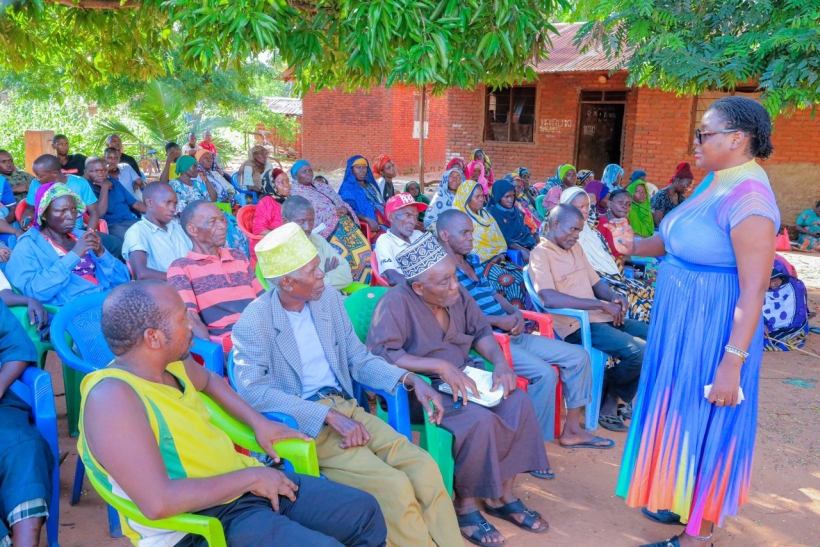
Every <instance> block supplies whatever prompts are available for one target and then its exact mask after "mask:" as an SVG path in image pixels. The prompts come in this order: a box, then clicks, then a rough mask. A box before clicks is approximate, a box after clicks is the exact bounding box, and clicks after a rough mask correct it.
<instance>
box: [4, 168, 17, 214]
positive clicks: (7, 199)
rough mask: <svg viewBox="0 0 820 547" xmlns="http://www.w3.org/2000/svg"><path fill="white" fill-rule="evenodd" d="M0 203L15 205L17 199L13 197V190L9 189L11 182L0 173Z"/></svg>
mask: <svg viewBox="0 0 820 547" xmlns="http://www.w3.org/2000/svg"><path fill="white" fill-rule="evenodd" d="M0 186H2V187H3V189H2V190H0V205H12V206H13V205H16V203H17V201H16V200H15V199H14V192H12V191H11V184H9V181H8V179H7V178H6V177H4V176H3V175H0Z"/></svg>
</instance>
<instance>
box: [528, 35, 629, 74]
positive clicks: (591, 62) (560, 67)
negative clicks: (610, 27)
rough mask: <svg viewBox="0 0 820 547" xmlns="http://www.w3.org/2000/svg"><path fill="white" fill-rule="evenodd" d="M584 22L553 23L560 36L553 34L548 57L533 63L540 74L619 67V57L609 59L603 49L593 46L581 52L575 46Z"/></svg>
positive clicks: (609, 69) (607, 70)
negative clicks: (577, 35)
mask: <svg viewBox="0 0 820 547" xmlns="http://www.w3.org/2000/svg"><path fill="white" fill-rule="evenodd" d="M582 25H583V23H558V24H555V25H553V26H554V27H555V29H556V30H557V31H558V36H551V37H550V38H551V39H552V49H551V50H550V52H549V58H548V59H542V60H541V61H539V62H538V63H535V64H534V65H533V68H535V71H536V72H537V73H538V74H544V73H548V72H598V71H606V72H609V71H612V70H614V69H616V68H618V60H617V59H612V60H611V59H609V58H608V57H607V56H606V54H605V53H604V52H603V50H602V49H601V48H600V46H598V47H591V48H589V49H588V50H587V52H586V53H581V52H580V51H579V50H578V48H577V47H575V43H574V41H575V35H576V34H577V32H578V29H580V28H581V26H582Z"/></svg>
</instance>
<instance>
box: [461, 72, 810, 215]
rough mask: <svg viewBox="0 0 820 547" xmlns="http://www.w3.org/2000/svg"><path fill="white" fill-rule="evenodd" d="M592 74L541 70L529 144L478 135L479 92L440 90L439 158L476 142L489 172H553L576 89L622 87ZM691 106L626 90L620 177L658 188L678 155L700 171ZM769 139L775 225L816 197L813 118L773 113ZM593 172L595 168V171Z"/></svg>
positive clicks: (562, 157) (568, 136) (564, 158)
mask: <svg viewBox="0 0 820 547" xmlns="http://www.w3.org/2000/svg"><path fill="white" fill-rule="evenodd" d="M598 76H599V74H597V73H586V74H561V75H554V74H545V75H542V76H541V78H540V80H539V81H538V82H537V87H538V93H537V97H538V98H537V102H536V125H537V127H536V131H535V134H534V141H535V142H533V143H510V142H493V141H484V137H483V135H484V133H483V122H484V100H485V99H484V97H485V93H486V90H485V89H484V88H483V87H480V88H479V89H477V90H476V91H464V90H455V89H454V90H450V91H448V93H447V102H448V108H449V115H450V120H449V123H448V126H447V143H446V156H447V160H449V159H450V158H452V157H456V156H459V157H462V158H465V159H466V158H468V157H469V154H470V152H471V151H472V150H473V149H475V148H482V149H483V150H484V151H485V152H486V153H487V154H488V155H489V156H490V158H491V159H492V162H493V170H494V172H495V174H496V176H497V177H500V176H503V174H504V173H508V172H510V171H511V170H513V169H515V168H517V167H519V166H526V167H528V168H529V169H530V171H531V172H532V175H533V179H534V180H536V181H544V180H545V179H546V178H547V177H550V176H553V175H554V174H555V169H556V168H557V167H558V165H560V164H562V163H571V162H573V161H574V159H575V146H576V140H577V134H578V127H577V126H578V115H579V108H580V103H579V95H580V92H581V90H585V91H586V90H590V91H592V90H624V89H626V85H625V74H615V75H613V76H612V77H610V78H609V79H608V81H607V82H606V83H605V84H600V83H598ZM693 108H694V99H693V98H692V97H691V96H678V95H676V94H675V93H668V92H663V91H657V90H652V89H646V88H640V89H630V90H629V94H628V97H627V104H626V110H625V112H626V120H625V129H624V137H623V147H622V148H623V157H622V163H621V165H622V166H623V167H624V170H625V171H626V174H627V176H629V174H630V173H631V171H632V170H633V169H643V170H645V171H646V172H647V173H648V177H647V180H649V181H650V182H654V183H656V184H658V186H660V187H663V186H665V185H666V183H667V182H668V181H669V179H670V177H671V176H672V175H673V174H674V171H675V167H676V166H677V164H678V163H680V162H682V161H688V162H690V163H691V164H692V166H693V171H694V173H695V178H696V181H700V180H701V179H702V178H703V177H704V176H705V175H706V173H705V172H704V171H702V170H700V169H697V168H696V167H695V166H694V158H693V157H692V155H691V154H690V151H691V147H692V140H693V136H694V135H693V133H692V130H693V129H694V127H693V118H692V116H693ZM544 120H547V122H548V123H547V126H548V127H547V131H539V127H538V126H539V125H540V124H541V122H542V121H544ZM550 126H551V127H550ZM556 127H557V129H556ZM774 145H775V153H774V155H773V156H772V157H771V159H769V160H768V161H764V162H762V165H763V167H764V169H765V170H766V172H767V173H768V175H769V178H770V180H771V183H772V188H773V189H774V191H775V195H776V197H777V201H778V206H779V207H780V211H781V215H782V216H783V223H784V224H789V225H793V224H794V219H795V217H796V216H797V215H798V214H799V213H800V212H801V211H803V210H805V209H806V208H808V207H811V206H813V205H814V203H815V202H816V201H817V200H820V183H819V182H820V181H819V180H818V179H820V175H818V173H820V169H819V168H818V167H820V117H818V118H816V119H814V120H812V119H811V115H810V112H808V111H801V112H798V113H795V114H794V115H792V116H786V115H781V116H780V117H778V118H777V119H776V121H775V129H774ZM577 167H578V168H579V169H583V168H584V166H583V165H578V166H577ZM601 174H602V173H596V175H597V176H598V177H600V176H601Z"/></svg>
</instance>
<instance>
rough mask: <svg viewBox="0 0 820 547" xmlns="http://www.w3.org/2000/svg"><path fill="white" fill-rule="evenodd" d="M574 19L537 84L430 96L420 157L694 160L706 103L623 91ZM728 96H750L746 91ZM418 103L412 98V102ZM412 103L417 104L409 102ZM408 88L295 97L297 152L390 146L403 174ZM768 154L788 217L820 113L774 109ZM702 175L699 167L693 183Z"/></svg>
mask: <svg viewBox="0 0 820 547" xmlns="http://www.w3.org/2000/svg"><path fill="white" fill-rule="evenodd" d="M579 26H580V25H577V24H574V25H557V27H558V29H559V31H560V36H558V37H556V38H554V39H553V51H552V52H551V54H550V58H549V60H546V61H542V62H540V63H538V65H537V66H536V67H535V68H536V72H537V73H538V75H539V78H538V81H535V82H525V83H523V84H521V85H517V86H513V87H509V88H504V89H499V90H492V89H488V88H486V87H484V86H480V87H479V88H478V89H476V90H474V91H465V90H459V89H451V90H450V91H448V92H447V95H446V97H444V98H435V97H434V98H432V100H431V101H430V110H429V122H430V125H429V137H428V139H427V141H425V165H426V166H430V168H431V170H432V168H440V167H441V166H443V165H444V164H446V162H447V161H449V159H450V158H452V157H456V156H460V157H463V158H467V157H468V156H469V153H470V151H471V150H473V149H474V148H482V149H483V150H484V151H485V152H486V153H487V154H488V155H489V156H490V158H491V159H492V162H493V169H494V171H495V173H496V176H500V175H501V174H503V173H507V172H509V171H511V170H513V169H515V168H517V167H519V166H525V167H528V168H529V169H530V171H531V172H532V174H533V178H534V179H535V180H538V181H543V180H544V179H546V178H547V177H549V176H552V175H554V174H555V170H556V168H557V166H558V165H560V164H562V163H572V164H574V165H576V167H578V168H579V169H593V170H594V171H595V173H596V176H598V177H600V176H601V174H602V172H603V167H604V166H605V165H606V164H608V163H618V164H620V165H621V166H623V168H624V169H625V170H626V172H627V176H628V174H629V173H630V172H631V170H633V169H643V170H645V171H646V172H647V173H648V180H649V181H651V182H654V183H656V184H658V185H659V186H661V187H662V186H665V185H666V183H667V181H668V180H669V178H670V177H671V176H672V174H673V172H674V169H675V166H676V165H677V164H678V163H679V162H681V161H690V162H692V163H693V164H694V159H693V158H692V140H693V131H694V129H695V127H697V126H698V123H699V121H700V117H701V116H702V115H703V113H704V112H705V111H706V109H707V108H708V106H709V104H711V102H712V101H714V100H715V99H717V98H719V97H721V96H723V95H725V94H726V93H722V92H710V93H706V94H703V95H701V96H700V97H692V96H678V95H676V94H675V93H668V92H663V91H657V90H652V89H647V88H628V87H627V86H626V73H625V72H616V73H612V70H613V68H614V64H613V63H612V62H610V61H609V60H607V59H606V57H605V56H604V55H603V54H602V53H601V52H600V51H591V52H588V53H586V54H581V53H580V52H579V51H578V50H577V49H576V48H575V46H574V45H573V43H572V41H573V38H574V36H575V32H576V31H577V29H578V27H579ZM735 93H737V94H746V95H748V96H750V97H753V98H754V97H756V94H755V92H754V90H753V89H746V90H742V89H741V90H738V91H736V92H735ZM415 103H417V98H416V99H415ZM416 110H417V109H416ZM413 113H414V90H412V89H408V88H401V87H396V88H391V89H385V88H379V89H375V90H372V91H371V92H370V93H364V92H357V93H353V94H343V93H341V92H322V93H318V94H311V95H308V96H307V97H306V98H305V99H304V114H303V128H304V145H303V150H304V157H305V158H306V159H308V160H310V161H312V162H315V163H317V164H318V165H319V166H321V167H331V168H337V167H339V166H342V165H344V161H345V160H346V158H347V157H348V156H350V155H352V154H354V153H360V154H363V155H365V156H367V157H370V158H374V159H375V157H376V156H378V154H380V153H382V152H387V153H388V154H390V155H391V156H392V157H393V158H394V159H395V160H396V162H397V163H398V164H399V166H400V168H402V170H404V171H407V170H408V169H410V170H412V169H413V168H414V167H416V166H417V165H418V139H416V138H412V129H413V123H412V122H413ZM774 145H775V153H774V155H773V156H772V157H771V159H770V160H768V161H766V162H763V166H764V168H765V169H766V171H767V172H768V174H769V177H770V179H771V181H772V185H773V187H774V190H775V193H776V195H777V198H778V203H779V205H780V209H781V213H782V214H783V220H784V223H785V224H793V223H794V218H795V217H796V216H797V214H798V213H799V212H800V211H802V210H804V209H806V208H808V207H810V206H812V205H814V203H815V202H816V201H817V200H818V199H820V184H818V178H820V177H818V176H817V175H816V173H817V172H818V168H819V167H820V118H817V119H814V120H812V119H811V116H810V112H808V111H800V112H797V113H795V114H793V115H791V116H788V115H781V116H780V117H778V118H777V120H776V122H775V132H774ZM704 174H705V173H703V172H697V170H696V176H697V177H698V179H699V178H700V177H702V176H703V175H704Z"/></svg>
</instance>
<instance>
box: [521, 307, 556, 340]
mask: <svg viewBox="0 0 820 547" xmlns="http://www.w3.org/2000/svg"><path fill="white" fill-rule="evenodd" d="M521 315H523V316H524V319H529V320H530V321H535V322H536V323H538V332H539V333H540V334H541V336H546V337H547V338H555V332H554V331H553V330H552V317H550V316H549V315H547V314H546V313H538V312H534V311H527V310H521Z"/></svg>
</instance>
